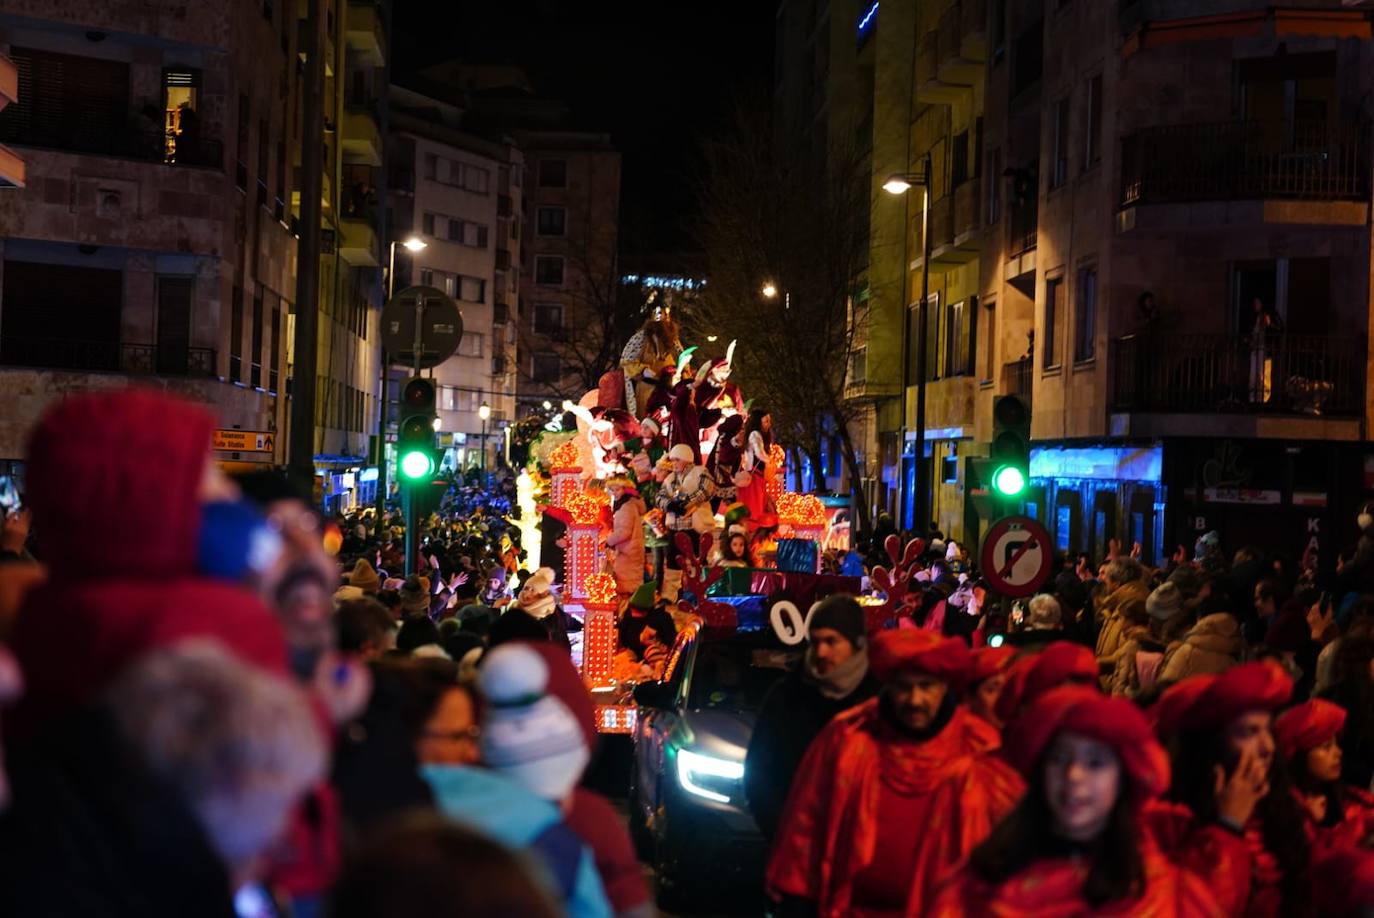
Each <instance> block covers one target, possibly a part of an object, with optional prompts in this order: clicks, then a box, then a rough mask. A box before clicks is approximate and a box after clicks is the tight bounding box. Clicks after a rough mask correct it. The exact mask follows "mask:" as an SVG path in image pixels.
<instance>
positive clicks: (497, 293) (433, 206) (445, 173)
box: [388, 86, 525, 469]
mask: <svg viewBox="0 0 1374 918" xmlns="http://www.w3.org/2000/svg"><path fill="white" fill-rule="evenodd" d="M388 142H389V147H390V159H389V163H390V165H389V168H390V174H391V177H392V181H391V183H390V195H391V208H392V227H393V230H392V231H393V240H392V245H393V246H395V258H396V276H397V280H396V285H395V286H396V289H398V290H399V289H401V287H403V286H405V285H407V284H423V285H426V286H431V287H435V288H437V289H439V290H442V291H444V293H446V294H448V295H449V296H451V297H453V299H454V300H455V301H457V303H458V306H459V309H460V311H461V312H462V316H463V339H462V342H461V343H460V345H459V348H458V353H457V354H455V355H454V356H453V357H451V358H449V359H448V360H446V361H445V362H444V363H442V364H440V365H439V366H438V367H436V368H435V369H434V373H433V375H434V377H435V379H436V380H437V383H438V393H439V418H440V434H439V435H440V440H441V442H444V443H445V444H446V448H447V450H448V455H447V457H446V459H445V462H446V464H448V465H450V466H452V467H454V468H460V469H461V468H472V467H482V466H485V467H487V468H490V467H492V466H493V464H494V463H495V461H496V456H497V455H498V454H500V452H501V447H502V443H503V438H504V430H505V428H506V426H507V425H508V423H509V422H510V420H511V419H512V418H514V416H515V389H516V360H515V353H516V351H515V343H516V337H515V322H516V319H517V314H516V309H515V307H516V305H518V303H519V296H520V267H519V265H520V250H521V249H520V247H521V231H522V225H521V224H522V215H523V190H524V188H523V186H524V181H525V179H524V155H523V152H522V151H521V150H520V149H519V147H517V146H516V145H515V144H514V143H513V142H512V141H511V139H510V138H508V137H502V136H501V135H500V134H499V133H494V134H490V135H484V134H477V133H474V132H472V131H469V130H465V129H464V109H463V108H462V107H461V105H459V104H457V103H455V102H452V101H444V100H442V99H438V98H434V97H433V96H431V95H427V94H425V93H424V92H421V91H418V90H414V89H406V88H402V87H399V86H393V87H392V88H391V132H390V137H389V140H388ZM412 236H414V237H418V238H419V239H420V240H421V241H423V242H424V243H425V247H424V248H423V249H420V250H418V251H415V252H413V253H412V252H408V251H406V250H405V248H404V246H403V245H396V242H397V241H399V242H401V243H404V241H405V240H407V239H409V238H411V237H412ZM395 372H396V374H397V375H398V376H403V375H405V374H404V372H403V371H401V370H396V371H395ZM483 406H486V411H485V412H484V411H483ZM484 414H485V417H484ZM484 453H485V457H484Z"/></svg>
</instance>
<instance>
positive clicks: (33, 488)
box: [26, 389, 214, 579]
mask: <svg viewBox="0 0 1374 918" xmlns="http://www.w3.org/2000/svg"><path fill="white" fill-rule="evenodd" d="M213 429H214V421H213V420H212V419H211V417H210V415H209V414H208V413H207V412H206V411H204V410H203V409H201V408H199V407H198V406H196V405H193V404H191V403H189V402H184V401H181V400H180V399H175V398H171V397H169V396H166V395H163V394H162V393H160V392H155V391H153V390H151V389H119V390H115V391H110V392H92V393H86V394H82V395H77V396H73V397H72V398H69V399H66V400H65V401H62V402H59V403H57V404H55V405H54V406H53V407H52V408H50V409H49V410H48V412H47V413H46V414H45V415H44V416H43V419H42V420H41V421H39V423H38V427H37V428H36V429H35V430H34V432H33V436H32V438H31V439H30V441H29V458H28V465H27V466H26V468H27V470H28V471H27V476H28V479H27V483H28V501H29V503H30V504H31V505H32V507H33V518H34V527H35V529H36V530H37V531H38V532H39V533H41V538H42V540H43V556H44V559H45V560H46V561H47V562H48V565H49V567H50V568H51V569H52V571H53V573H54V574H56V575H58V577H59V579H70V578H91V577H101V576H110V575H115V576H126V577H127V576H129V575H130V574H133V575H135V576H147V577H162V576H170V575H177V574H188V573H191V572H192V571H193V570H194V569H195V561H196V545H197V538H196V537H197V534H198V531H199V529H200V501H199V499H198V493H199V489H200V484H201V480H202V479H203V478H204V475H205V467H206V464H207V463H208V462H209V457H210V435H211V432H212V431H213Z"/></svg>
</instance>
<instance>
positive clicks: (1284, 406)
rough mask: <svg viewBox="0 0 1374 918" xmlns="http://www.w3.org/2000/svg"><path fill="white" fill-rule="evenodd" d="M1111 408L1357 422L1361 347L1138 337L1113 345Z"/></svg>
mask: <svg viewBox="0 0 1374 918" xmlns="http://www.w3.org/2000/svg"><path fill="white" fill-rule="evenodd" d="M1112 368H1113V377H1114V384H1115V388H1114V393H1113V402H1112V404H1113V410H1114V411H1117V412H1140V413H1181V414H1188V413H1193V414H1196V413H1246V414H1288V415H1307V416H1323V417H1359V416H1361V415H1362V414H1363V412H1364V408H1365V398H1364V368H1365V342H1364V340H1363V339H1362V338H1360V337H1359V336H1356V335H1291V334H1280V335H1275V336H1272V337H1271V338H1270V339H1269V340H1268V341H1267V342H1265V343H1263V344H1260V345H1256V344H1252V342H1251V340H1250V338H1249V337H1248V336H1243V335H1218V334H1187V333H1166V334H1142V335H1130V336H1127V337H1124V338H1119V339H1117V340H1116V341H1114V342H1112Z"/></svg>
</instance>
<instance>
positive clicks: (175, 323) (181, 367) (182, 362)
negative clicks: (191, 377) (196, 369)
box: [157, 276, 196, 376]
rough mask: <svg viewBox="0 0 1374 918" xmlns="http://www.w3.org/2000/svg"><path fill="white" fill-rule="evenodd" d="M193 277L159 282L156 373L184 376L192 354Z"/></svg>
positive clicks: (194, 283) (174, 277) (163, 278)
mask: <svg viewBox="0 0 1374 918" xmlns="http://www.w3.org/2000/svg"><path fill="white" fill-rule="evenodd" d="M195 286H196V280H195V278H194V277H180V276H163V277H159V278H158V279H157V372H158V373H159V374H160V375H163V376H185V375H186V372H187V370H188V369H189V362H190V351H191V298H192V296H193V295H194V293H195Z"/></svg>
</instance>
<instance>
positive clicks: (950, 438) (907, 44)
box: [850, 0, 988, 539]
mask: <svg viewBox="0 0 1374 918" xmlns="http://www.w3.org/2000/svg"><path fill="white" fill-rule="evenodd" d="M874 20H875V21H874V22H872V23H870V24H868V25H867V27H868V28H872V29H873V30H874V35H873V37H872V38H871V39H870V40H869V44H871V45H872V46H873V64H872V66H873V72H874V77H873V83H872V85H873V87H874V89H873V93H874V95H873V121H872V125H873V144H872V160H871V161H872V169H871V176H872V211H871V214H870V218H869V223H870V240H871V241H870V248H869V270H868V300H867V307H868V315H867V319H868V322H867V325H868V341H867V346H866V348H865V355H864V357H865V360H864V364H865V374H864V379H863V380H862V384H857V383H858V381H857V380H855V379H854V374H853V373H852V372H851V383H850V391H852V392H853V393H854V394H855V395H856V396H857V397H867V398H869V399H871V400H873V402H874V405H875V408H876V412H875V415H874V419H875V429H874V439H875V442H874V443H873V444H872V449H873V450H874V453H875V462H874V463H873V464H874V466H875V467H876V468H877V469H879V470H880V471H879V472H878V474H879V476H880V479H879V482H878V486H877V488H875V489H874V500H875V503H876V505H877V507H878V508H879V509H885V510H888V511H889V512H892V513H894V515H898V514H899V518H900V520H901V525H902V526H904V527H906V528H912V529H918V528H922V527H923V526H924V524H925V522H926V521H917V520H915V519H914V517H913V507H914V501H913V500H912V499H911V498H912V495H913V494H914V493H915V492H916V490H917V488H918V487H922V486H923V487H925V488H926V490H927V493H928V494H930V495H931V500H930V505H929V508H930V518H931V519H933V520H934V521H935V522H936V524H937V525H938V526H939V528H940V529H941V530H943V531H944V532H945V533H946V534H947V535H950V536H952V537H954V538H958V539H962V538H963V537H964V522H965V520H964V517H965V505H966V502H965V488H966V480H965V478H966V476H965V470H966V468H967V466H968V460H969V459H970V458H971V457H974V456H977V455H980V454H981V455H986V447H985V446H984V447H983V448H982V450H981V453H980V450H979V447H978V443H977V439H976V424H975V409H976V407H977V403H978V400H977V392H978V389H979V379H978V375H977V371H978V367H977V366H976V360H975V357H976V354H977V335H978V325H979V318H980V313H981V312H982V310H981V309H980V295H979V294H980V286H979V279H980V274H981V261H980V258H981V247H982V241H983V213H982V208H983V199H982V169H983V155H982V149H983V103H984V92H985V84H984V78H985V71H986V68H985V62H986V59H987V38H988V34H987V5H986V4H985V3H984V2H983V0H939V2H933V3H925V4H906V5H895V6H892V7H891V8H888V7H886V6H884V7H882V8H881V9H879V10H877V11H876V12H875V13H874ZM927 164H929V174H928V175H927V174H926V169H927ZM894 175H906V176H913V177H914V176H920V177H921V178H923V179H924V182H922V181H917V180H915V179H913V182H914V183H913V184H912V185H911V187H910V188H909V189H908V190H907V191H906V193H904V194H900V195H893V194H891V193H888V192H887V191H885V189H884V186H885V185H886V184H887V182H888V180H889V179H890V178H891V177H893V176H894ZM924 232H928V233H929V237H930V238H929V240H927V239H926V238H925V236H924V235H923V233H924ZM927 252H929V259H930V263H929V264H928V265H927V264H926V263H925V260H926V253H927ZM923 284H924V286H925V289H926V290H927V291H928V294H927V298H926V301H925V306H924V308H922V307H921V291H922V288H923ZM922 322H924V323H925V345H926V346H925V354H924V361H922V359H921V355H920V353H919V351H918V342H919V340H920V326H921V323H922ZM922 371H924V373H925V380H926V413H925V437H926V439H925V443H924V444H917V443H916V442H915V434H916V426H917V425H916V411H917V397H916V392H915V390H916V385H917V380H918V374H919V373H921V372H922ZM918 448H921V449H924V452H925V456H926V461H925V471H926V481H925V482H924V484H923V485H918V482H917V480H916V450H917V449H918Z"/></svg>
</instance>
